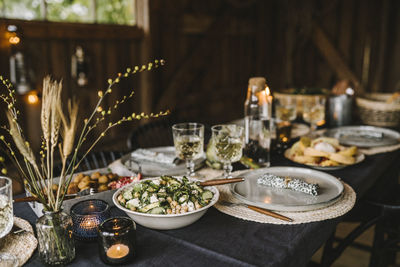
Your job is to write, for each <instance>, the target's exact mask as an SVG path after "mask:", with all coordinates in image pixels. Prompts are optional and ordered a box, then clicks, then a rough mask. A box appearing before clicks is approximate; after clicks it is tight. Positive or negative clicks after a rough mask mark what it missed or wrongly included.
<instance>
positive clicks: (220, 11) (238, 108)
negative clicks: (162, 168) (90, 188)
mask: <svg viewBox="0 0 400 267" xmlns="http://www.w3.org/2000/svg"><path fill="white" fill-rule="evenodd" d="M151 15H152V17H153V19H156V20H157V23H155V29H154V28H153V33H154V36H153V37H152V39H153V41H154V43H153V45H154V49H155V50H154V53H155V55H156V57H163V58H164V59H165V60H166V62H167V65H166V67H165V69H164V71H162V72H160V79H159V80H158V81H157V82H158V85H157V86H156V89H155V91H154V94H155V96H156V97H155V98H154V102H155V103H154V104H157V103H158V107H159V108H162V107H168V106H169V107H170V108H172V109H173V110H175V113H177V114H178V115H179V116H185V117H188V118H192V119H196V120H200V121H206V122H209V123H219V122H224V121H228V120H231V119H235V118H239V117H241V116H243V102H244V99H245V95H246V88H247V81H248V78H249V77H251V76H256V75H260V76H264V77H266V78H267V81H268V83H269V85H270V87H271V88H272V90H278V89H281V88H285V87H302V86H308V87H324V88H331V87H332V85H333V84H334V83H335V82H336V81H337V80H338V79H339V78H338V74H337V72H336V71H335V70H334V68H333V67H332V66H331V65H330V64H328V62H327V61H326V60H325V58H324V57H323V56H322V55H321V53H320V52H319V50H318V49H317V47H316V45H315V43H314V42H313V39H312V38H311V36H312V34H313V27H312V25H313V23H315V24H316V25H318V26H319V27H320V28H321V29H322V30H323V32H324V33H325V34H326V36H327V37H328V39H329V40H330V42H331V43H332V44H333V46H334V47H335V48H336V50H337V52H338V53H339V55H341V57H342V58H343V60H344V62H345V63H346V64H347V66H348V67H349V68H350V70H351V71H352V72H353V73H354V75H355V76H356V78H357V79H358V80H359V81H360V82H361V83H362V84H363V85H364V87H365V89H366V91H385V92H386V91H387V92H391V91H394V90H399V89H400V76H399V73H400V46H399V44H400V41H399V39H400V1H396V0H332V1H318V0H302V1H293V0H282V1H278V0H247V1H236V0H203V1H190V0H171V1H163V0H153V1H152V11H151ZM220 24H222V27H221V29H218V31H217V32H213V27H215V26H214V25H220ZM204 38H206V42H207V43H208V46H207V47H206V48H202V45H201V44H202V42H203V41H204ZM367 49H369V50H370V53H367V51H368V50H367ZM196 54H197V55H196ZM368 54H369V56H368ZM204 59H205V60H204ZM199 60H200V63H199ZM201 61H204V62H201ZM368 62H370V63H369V64H367V63H368ZM176 73H180V75H176ZM167 90H168V92H166V91H167Z"/></svg>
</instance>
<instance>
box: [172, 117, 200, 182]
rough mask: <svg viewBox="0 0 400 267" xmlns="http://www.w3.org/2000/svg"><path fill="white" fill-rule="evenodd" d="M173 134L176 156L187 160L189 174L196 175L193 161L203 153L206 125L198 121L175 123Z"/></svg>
mask: <svg viewBox="0 0 400 267" xmlns="http://www.w3.org/2000/svg"><path fill="white" fill-rule="evenodd" d="M172 135H173V137H174V145H175V154H176V156H177V157H178V158H180V159H182V160H185V161H186V168H187V175H188V176H195V175H196V174H195V172H194V162H193V161H194V160H195V159H198V158H200V157H201V156H202V155H203V144H204V125H203V124H200V123H196V122H187V123H178V124H174V125H173V126H172Z"/></svg>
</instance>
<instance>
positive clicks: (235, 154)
mask: <svg viewBox="0 0 400 267" xmlns="http://www.w3.org/2000/svg"><path fill="white" fill-rule="evenodd" d="M211 131H212V138H213V142H214V149H215V155H216V157H217V159H218V160H219V161H220V162H222V163H223V166H224V178H231V177H232V175H231V172H232V162H236V161H239V160H240V158H241V157H242V149H243V142H244V128H243V127H241V126H238V125H234V124H224V125H215V126H213V127H211Z"/></svg>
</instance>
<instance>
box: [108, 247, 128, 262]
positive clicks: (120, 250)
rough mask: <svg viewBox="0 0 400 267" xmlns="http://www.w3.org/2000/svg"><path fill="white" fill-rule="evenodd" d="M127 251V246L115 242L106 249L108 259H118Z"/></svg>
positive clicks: (124, 255)
mask: <svg viewBox="0 0 400 267" xmlns="http://www.w3.org/2000/svg"><path fill="white" fill-rule="evenodd" d="M128 253H129V247H128V246H127V245H124V244H115V245H112V246H111V247H110V248H109V249H107V257H109V258H110V259H120V258H123V257H126V256H127V255H128Z"/></svg>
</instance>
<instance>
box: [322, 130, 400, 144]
mask: <svg viewBox="0 0 400 267" xmlns="http://www.w3.org/2000/svg"><path fill="white" fill-rule="evenodd" d="M324 135H325V136H328V137H333V138H336V139H338V140H339V142H340V143H341V144H342V145H350V146H357V147H365V148H368V147H378V146H390V145H395V144H398V143H400V133H399V132H396V131H394V130H390V129H386V128H380V127H375V126H343V127H338V128H333V129H329V130H327V131H326V132H325V133H324Z"/></svg>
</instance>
